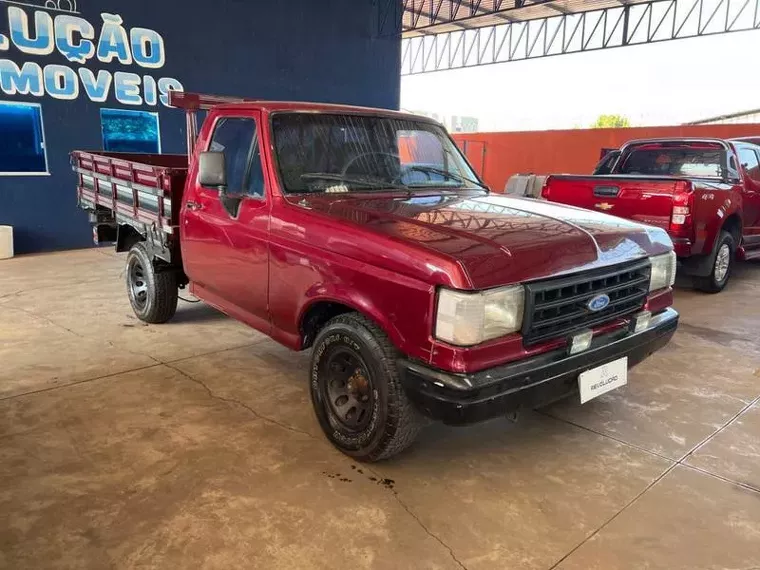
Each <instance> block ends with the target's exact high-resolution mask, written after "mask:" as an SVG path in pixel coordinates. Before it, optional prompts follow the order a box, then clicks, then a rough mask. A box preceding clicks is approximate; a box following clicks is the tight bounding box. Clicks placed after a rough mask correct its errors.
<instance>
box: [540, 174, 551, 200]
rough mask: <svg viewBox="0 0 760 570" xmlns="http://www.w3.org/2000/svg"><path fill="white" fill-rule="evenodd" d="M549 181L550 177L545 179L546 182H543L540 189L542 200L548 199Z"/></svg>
mask: <svg viewBox="0 0 760 570" xmlns="http://www.w3.org/2000/svg"><path fill="white" fill-rule="evenodd" d="M549 180H551V176H547V177H546V180H544V185H543V186H542V187H541V197H542V198H543V199H544V200H548V199H549Z"/></svg>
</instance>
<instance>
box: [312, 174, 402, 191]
mask: <svg viewBox="0 0 760 570" xmlns="http://www.w3.org/2000/svg"><path fill="white" fill-rule="evenodd" d="M301 179H302V180H332V181H334V182H343V183H345V184H361V185H362V186H367V187H369V188H375V189H377V190H404V191H407V190H408V188H407V187H406V186H398V185H396V184H391V183H390V182H388V183H386V182H371V181H369V180H361V179H359V178H351V177H350V176H343V175H341V174H330V173H329V172H308V173H306V174H301Z"/></svg>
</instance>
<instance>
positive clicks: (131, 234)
mask: <svg viewBox="0 0 760 570" xmlns="http://www.w3.org/2000/svg"><path fill="white" fill-rule="evenodd" d="M143 240H145V236H144V235H142V234H141V233H140V232H138V231H137V230H136V229H135V228H133V227H132V226H130V225H127V224H119V227H118V229H117V230H116V252H117V253H122V252H125V251H129V250H130V249H132V246H133V245H135V244H136V243H137V242H138V241H143Z"/></svg>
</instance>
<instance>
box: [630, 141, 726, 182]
mask: <svg viewBox="0 0 760 570" xmlns="http://www.w3.org/2000/svg"><path fill="white" fill-rule="evenodd" d="M723 157H724V151H723V150H721V149H714V148H687V147H679V148H642V149H634V150H632V151H631V152H630V153H628V156H627V157H625V160H624V162H623V163H622V164H621V165H620V167H619V170H618V172H619V173H620V174H645V175H653V176H694V177H700V178H720V177H721V175H722V173H723Z"/></svg>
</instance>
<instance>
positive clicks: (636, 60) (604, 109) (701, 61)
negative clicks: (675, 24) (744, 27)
mask: <svg viewBox="0 0 760 570" xmlns="http://www.w3.org/2000/svg"><path fill="white" fill-rule="evenodd" d="M401 108H402V109H405V110H409V111H426V112H435V113H441V114H444V115H463V116H471V117H477V118H478V119H479V121H480V123H479V129H478V130H480V131H516V130H543V129H569V128H576V127H588V126H589V125H590V124H591V123H593V122H594V121H595V120H596V119H597V117H598V116H599V115H601V114H618V115H625V116H627V117H628V118H629V119H630V120H631V123H632V125H633V126H648V125H672V124H681V123H684V122H688V121H695V120H699V119H704V118H707V117H711V116H716V115H722V114H725V113H732V112H738V111H745V110H749V109H760V30H753V31H747V32H736V33H730V34H722V35H716V36H706V37H701V38H690V39H682V40H674V41H667V42H662V43H657V44H649V45H640V46H629V47H622V48H612V49H607V50H600V51H595V52H585V53H577V54H568V55H558V56H552V57H547V58H541V59H533V60H525V61H515V62H509V63H501V64H495V65H486V66H483V67H475V68H469V69H459V70H453V71H441V72H435V73H429V74H421V75H412V76H405V77H402V78H401Z"/></svg>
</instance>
